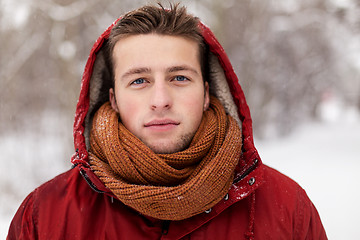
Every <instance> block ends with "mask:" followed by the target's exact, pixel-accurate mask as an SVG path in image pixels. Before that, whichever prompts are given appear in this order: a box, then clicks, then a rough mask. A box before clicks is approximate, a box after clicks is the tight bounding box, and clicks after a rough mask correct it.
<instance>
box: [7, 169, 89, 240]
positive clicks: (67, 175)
mask: <svg viewBox="0 0 360 240" xmlns="http://www.w3.org/2000/svg"><path fill="white" fill-rule="evenodd" d="M81 178H82V177H81V175H80V174H79V171H78V170H77V169H71V170H69V171H66V172H64V173H62V174H60V175H58V176H56V177H55V178H53V179H51V180H49V181H47V182H46V183H44V184H42V185H40V186H39V187H37V188H36V189H35V190H34V191H32V192H31V193H30V194H29V195H28V196H27V197H26V198H25V200H24V201H23V202H22V203H21V205H20V207H19V208H18V210H17V212H16V213H15V216H14V218H13V219H12V221H11V224H10V228H9V232H8V238H7V239H8V240H10V239H38V232H39V231H40V230H39V228H40V229H41V227H42V226H43V225H42V223H43V222H46V221H48V222H53V221H54V219H56V215H58V214H61V213H60V212H61V211H62V210H63V209H64V208H63V206H66V205H69V202H70V201H72V202H75V201H77V200H76V196H74V192H77V194H84V193H86V194H88V195H89V194H91V192H92V190H91V189H90V188H89V187H88V186H87V184H86V182H85V181H83V180H82V179H81Z"/></svg>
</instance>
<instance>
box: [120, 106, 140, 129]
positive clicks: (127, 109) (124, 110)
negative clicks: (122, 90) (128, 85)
mask: <svg viewBox="0 0 360 240" xmlns="http://www.w3.org/2000/svg"><path fill="white" fill-rule="evenodd" d="M118 107H119V114H120V119H121V122H122V124H124V126H125V127H126V128H127V129H129V130H130V131H132V130H133V128H134V126H135V124H134V123H135V122H137V121H138V118H139V114H140V109H139V104H138V103H136V102H134V101H126V100H122V101H121V104H119V106H118Z"/></svg>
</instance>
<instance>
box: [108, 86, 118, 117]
mask: <svg viewBox="0 0 360 240" xmlns="http://www.w3.org/2000/svg"><path fill="white" fill-rule="evenodd" d="M109 101H110V103H111V107H112V109H114V110H115V111H116V112H119V108H118V106H117V104H116V97H115V92H114V89H113V88H110V89H109Z"/></svg>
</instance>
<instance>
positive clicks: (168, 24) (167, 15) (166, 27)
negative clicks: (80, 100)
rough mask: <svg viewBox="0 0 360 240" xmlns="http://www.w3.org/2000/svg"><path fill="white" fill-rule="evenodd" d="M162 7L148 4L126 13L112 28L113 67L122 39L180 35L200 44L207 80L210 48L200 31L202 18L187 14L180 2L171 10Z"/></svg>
mask: <svg viewBox="0 0 360 240" xmlns="http://www.w3.org/2000/svg"><path fill="white" fill-rule="evenodd" d="M158 5H159V6H160V7H157V6H153V5H145V6H143V7H141V8H139V9H136V10H134V11H131V12H128V13H127V14H125V15H124V16H123V17H122V18H121V19H120V20H119V21H118V22H117V23H116V24H115V25H114V27H113V28H112V30H111V33H110V36H109V41H108V54H109V60H110V67H111V68H113V66H114V61H113V57H112V54H113V50H114V47H115V44H116V43H117V42H118V41H119V40H120V39H121V38H123V37H126V36H129V35H137V34H149V33H156V34H163V35H171V36H181V37H185V38H188V39H192V40H194V41H196V42H197V43H198V44H199V59H200V65H201V71H202V76H203V79H204V81H206V80H207V79H208V78H207V72H208V66H207V60H206V59H207V57H206V53H207V49H206V47H207V46H206V44H205V43H204V40H203V37H202V35H201V31H200V28H199V26H198V25H199V19H198V18H197V17H194V16H192V15H190V14H188V13H187V12H186V8H185V7H179V3H177V4H175V5H173V4H170V8H169V9H165V8H164V7H163V6H162V5H161V4H160V3H158ZM110 72H111V74H112V76H111V77H112V84H113V86H112V87H114V71H113V69H110Z"/></svg>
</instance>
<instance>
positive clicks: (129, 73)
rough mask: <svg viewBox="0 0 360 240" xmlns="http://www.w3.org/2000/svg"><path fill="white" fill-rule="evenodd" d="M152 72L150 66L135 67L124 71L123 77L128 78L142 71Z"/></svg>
mask: <svg viewBox="0 0 360 240" xmlns="http://www.w3.org/2000/svg"><path fill="white" fill-rule="evenodd" d="M149 72H151V70H150V68H146V67H143V68H133V69H130V70H129V71H127V72H126V73H124V74H123V75H122V76H121V78H126V77H128V76H131V75H134V74H141V73H149Z"/></svg>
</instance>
